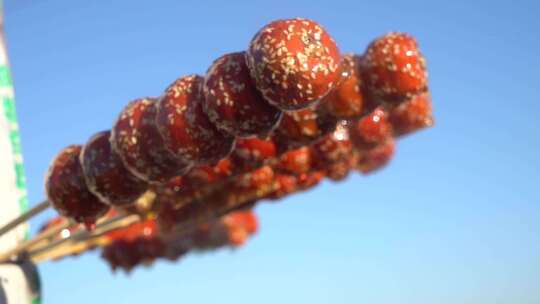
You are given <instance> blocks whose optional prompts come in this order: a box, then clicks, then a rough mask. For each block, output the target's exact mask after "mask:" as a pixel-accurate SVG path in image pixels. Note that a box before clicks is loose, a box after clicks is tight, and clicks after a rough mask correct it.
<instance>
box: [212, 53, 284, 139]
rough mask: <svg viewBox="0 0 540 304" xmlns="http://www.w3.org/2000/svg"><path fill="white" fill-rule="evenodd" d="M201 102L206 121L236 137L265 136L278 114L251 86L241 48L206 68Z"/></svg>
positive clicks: (252, 85) (277, 119)
mask: <svg viewBox="0 0 540 304" xmlns="http://www.w3.org/2000/svg"><path fill="white" fill-rule="evenodd" d="M203 91H204V96H205V98H204V99H203V105H204V107H203V108H204V110H205V112H206V114H207V115H208V118H209V119H210V121H211V122H212V123H213V124H214V125H215V126H216V127H217V128H218V129H220V130H222V131H223V132H225V133H227V134H229V135H232V136H240V137H248V136H258V137H266V136H267V135H268V134H270V132H271V131H272V130H273V129H274V127H275V126H276V125H277V123H278V122H279V120H280V118H281V113H282V112H281V110H279V109H278V108H276V107H274V106H272V105H270V104H269V103H268V102H267V101H266V100H265V99H264V98H263V96H262V95H261V93H260V92H259V91H258V90H257V88H256V87H255V84H254V83H253V81H252V79H251V77H250V75H249V70H248V67H247V65H246V60H245V52H238V53H232V54H227V55H224V56H222V57H220V58H218V59H217V60H216V61H214V63H213V64H212V66H210V68H209V69H208V72H207V73H206V76H205V79H204V88H203Z"/></svg>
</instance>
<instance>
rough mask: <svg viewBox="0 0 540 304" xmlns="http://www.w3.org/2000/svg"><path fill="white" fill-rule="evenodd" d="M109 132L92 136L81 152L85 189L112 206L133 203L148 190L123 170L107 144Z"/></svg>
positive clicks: (118, 157)
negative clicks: (86, 187) (86, 186)
mask: <svg viewBox="0 0 540 304" xmlns="http://www.w3.org/2000/svg"><path fill="white" fill-rule="evenodd" d="M110 133H111V132H109V131H103V132H99V133H97V134H95V135H94V136H93V137H92V138H90V140H89V141H88V142H87V143H86V144H85V145H84V147H83V149H82V151H81V165H82V168H83V172H84V177H85V179H86V184H87V185H88V189H89V190H90V191H91V192H92V193H94V194H95V195H96V196H97V197H99V198H100V199H101V201H102V202H104V203H106V204H109V205H113V206H125V205H129V204H133V203H135V200H136V199H137V198H138V197H139V196H141V195H142V194H143V193H144V192H145V191H146V189H147V188H148V186H147V184H146V183H145V182H144V181H142V180H141V179H138V178H136V177H135V176H134V175H132V174H131V172H129V170H127V169H126V167H125V166H124V164H123V163H122V160H121V159H120V156H118V154H116V152H114V150H113V149H112V147H111V143H110V141H109V138H110Z"/></svg>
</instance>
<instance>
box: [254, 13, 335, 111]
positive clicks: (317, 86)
mask: <svg viewBox="0 0 540 304" xmlns="http://www.w3.org/2000/svg"><path fill="white" fill-rule="evenodd" d="M246 58H247V64H248V67H249V69H250V72H251V76H252V78H253V79H254V80H255V83H256V85H257V88H258V89H259V90H260V91H261V92H262V94H263V96H264V97H265V98H266V99H267V100H269V101H270V102H271V103H272V104H274V105H276V106H277V107H279V108H280V109H282V110H289V111H290V110H298V109H302V108H305V107H307V106H310V105H313V104H314V103H316V102H317V101H319V100H320V99H321V98H323V97H324V96H325V95H326V94H327V93H328V92H329V91H330V90H331V89H333V87H334V85H335V84H336V82H337V81H338V79H339V69H338V67H339V61H340V55H339V49H338V47H337V45H336V43H335V41H334V39H332V37H330V35H329V34H328V33H327V32H326V31H325V30H324V29H323V28H322V27H321V26H320V25H319V24H318V23H316V22H314V21H311V20H308V19H301V18H296V19H287V20H277V21H274V22H272V23H270V24H268V25H266V26H264V27H263V28H262V29H261V30H260V31H259V32H258V33H257V34H256V35H255V37H254V38H253V40H252V41H251V43H250V45H249V49H248V52H247V54H246Z"/></svg>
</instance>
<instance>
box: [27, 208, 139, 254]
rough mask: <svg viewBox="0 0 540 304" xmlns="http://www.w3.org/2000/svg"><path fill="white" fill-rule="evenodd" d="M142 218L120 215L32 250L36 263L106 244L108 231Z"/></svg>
mask: <svg viewBox="0 0 540 304" xmlns="http://www.w3.org/2000/svg"><path fill="white" fill-rule="evenodd" d="M139 220H140V217H139V216H138V215H128V216H118V217H115V218H112V219H109V220H107V221H104V222H103V223H101V224H98V226H97V227H96V229H95V230H93V231H86V230H82V231H79V232H77V233H75V234H73V235H72V236H71V237H69V238H65V239H60V240H57V241H55V242H52V243H50V244H47V245H45V246H43V247H41V248H38V249H36V250H33V251H31V252H30V257H31V259H32V260H33V261H34V262H35V263H39V262H43V261H46V260H54V259H58V258H61V257H63V256H67V255H71V254H77V253H81V252H84V251H86V250H88V249H90V248H92V247H93V246H96V245H105V244H106V241H105V240H103V238H102V237H103V236H105V235H106V234H107V233H109V232H111V231H113V230H116V229H120V228H123V227H126V226H129V225H131V224H133V223H135V222H137V221H139Z"/></svg>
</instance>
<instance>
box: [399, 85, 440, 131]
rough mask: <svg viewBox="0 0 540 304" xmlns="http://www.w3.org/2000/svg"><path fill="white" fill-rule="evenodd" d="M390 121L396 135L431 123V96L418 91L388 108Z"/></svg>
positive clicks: (428, 125) (425, 126) (416, 129)
mask: <svg viewBox="0 0 540 304" xmlns="http://www.w3.org/2000/svg"><path fill="white" fill-rule="evenodd" d="M390 123H391V124H392V128H393V130H394V134H395V135H397V136H401V135H406V134H409V133H412V132H415V131H418V130H420V129H423V128H427V127H431V126H432V125H433V114H432V109H431V96H430V95H429V93H427V92H426V93H420V94H418V95H414V96H413V97H411V98H410V99H408V100H406V101H405V102H403V103H401V104H400V105H398V106H397V107H395V108H393V109H391V110H390Z"/></svg>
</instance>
